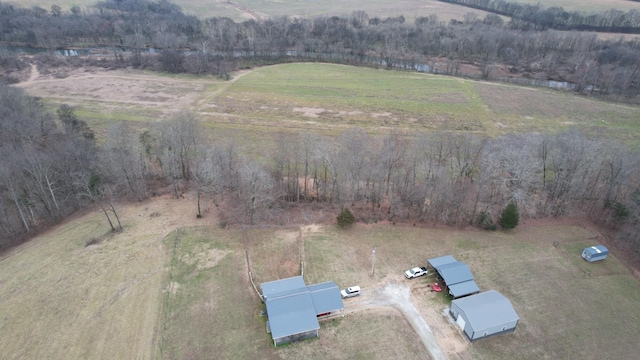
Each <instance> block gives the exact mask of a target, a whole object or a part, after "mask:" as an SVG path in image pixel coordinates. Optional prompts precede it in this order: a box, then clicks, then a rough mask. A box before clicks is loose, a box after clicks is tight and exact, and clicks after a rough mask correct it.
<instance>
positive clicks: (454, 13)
mask: <svg viewBox="0 0 640 360" xmlns="http://www.w3.org/2000/svg"><path fill="white" fill-rule="evenodd" d="M9 2H14V3H16V4H18V5H20V6H24V7H33V6H40V7H42V8H44V9H47V10H49V9H51V5H54V4H55V5H59V6H60V7H62V11H63V12H69V9H71V6H74V5H76V6H80V7H81V8H87V7H90V6H93V5H94V4H95V3H96V2H97V1H96V0H14V1H9ZM172 2H173V3H174V4H176V5H178V6H180V8H182V11H183V12H184V13H185V14H189V15H195V16H198V17H200V18H208V17H214V16H226V17H229V18H231V19H233V20H235V21H244V20H249V19H263V18H268V17H276V16H284V15H289V16H317V15H329V16H331V15H348V14H350V13H352V12H353V11H359V10H362V11H365V12H366V13H367V14H369V16H370V17H375V16H377V17H383V18H384V17H388V16H399V15H404V17H405V18H406V19H407V20H410V21H412V20H413V19H414V18H415V17H419V16H429V15H430V14H437V15H438V18H439V19H440V20H443V21H449V20H451V19H462V18H463V17H464V15H465V14H466V13H470V12H473V13H476V14H478V16H480V17H484V16H485V15H486V14H487V13H486V12H484V11H478V10H475V9H471V8H467V7H464V6H456V5H452V4H447V3H443V2H440V1H437V0H418V1H416V0H397V1H394V2H389V1H382V0H359V1H347V2H345V1H338V0H325V1H297V0H279V1H277V0H272V1H264V0H243V1H232V2H228V1H226V0H212V1H206V0H173V1H172ZM512 2H520V3H525V4H532V5H535V4H538V3H539V4H541V5H543V6H545V7H553V6H558V7H560V6H561V7H564V8H565V9H566V10H570V11H586V12H596V11H605V10H609V9H618V10H623V11H628V10H631V9H638V8H639V6H638V4H637V3H634V2H632V1H627V0H584V1H580V0H540V1H535V0H512Z"/></svg>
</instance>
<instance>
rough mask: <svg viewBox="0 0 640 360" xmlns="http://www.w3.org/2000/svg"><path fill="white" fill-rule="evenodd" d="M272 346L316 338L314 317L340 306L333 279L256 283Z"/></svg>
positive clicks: (340, 307)
mask: <svg viewBox="0 0 640 360" xmlns="http://www.w3.org/2000/svg"><path fill="white" fill-rule="evenodd" d="M260 288H262V299H263V301H264V303H265V305H266V307H267V317H268V319H269V320H268V321H267V330H268V331H270V332H271V337H272V338H273V343H274V345H276V346H278V345H280V344H286V343H290V342H293V341H296V340H302V339H307V338H310V337H317V336H318V330H319V329H320V323H319V322H318V316H322V315H327V314H329V313H332V312H335V311H341V310H343V309H344V304H343V302H342V297H341V296H340V288H338V285H337V284H336V283H335V282H333V281H327V282H324V283H320V284H315V285H310V286H307V285H306V284H305V283H304V279H303V278H302V276H295V277H292V278H287V279H281V280H276V281H271V282H266V283H262V284H260Z"/></svg>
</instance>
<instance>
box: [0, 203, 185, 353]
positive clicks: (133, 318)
mask: <svg viewBox="0 0 640 360" xmlns="http://www.w3.org/2000/svg"><path fill="white" fill-rule="evenodd" d="M169 204H171V206H169ZM185 206H186V207H187V208H191V206H192V203H191V202H190V201H187V200H175V201H172V200H168V199H162V200H158V199H154V200H151V201H148V202H145V203H138V204H135V205H130V206H120V205H118V204H116V209H118V211H119V215H120V217H121V219H122V220H123V224H124V230H123V231H122V232H119V233H116V234H110V233H109V232H108V228H109V226H108V224H107V222H106V220H105V219H104V217H103V215H102V214H101V212H99V211H95V212H90V213H89V214H88V215H85V216H81V217H79V218H76V219H74V220H71V221H68V222H66V223H65V224H63V225H61V226H58V227H56V228H54V229H52V230H51V231H49V232H47V233H44V234H42V235H40V236H38V237H36V238H34V239H32V240H30V241H29V242H28V243H25V244H23V245H21V246H19V247H17V248H14V249H12V250H10V251H9V252H7V253H5V254H3V255H2V258H1V260H0V299H2V300H0V302H1V303H2V306H0V319H2V321H1V325H0V327H1V328H2V332H3V334H5V335H6V336H3V337H2V338H1V339H0V353H2V358H4V359H89V358H102V359H128V358H140V359H149V358H152V357H153V354H154V353H155V343H154V341H155V340H154V338H155V336H156V335H157V334H156V331H157V317H158V313H159V310H160V307H161V304H160V299H161V296H160V294H161V293H160V288H161V285H162V281H163V279H164V275H165V272H164V267H165V263H166V259H165V256H164V249H163V246H162V243H161V239H162V237H164V235H165V234H166V233H167V232H169V231H171V230H172V229H173V228H175V226H176V225H177V224H179V223H180V224H189V223H191V222H193V220H192V219H195V216H193V217H191V216H189V213H190V212H189V211H188V210H187V209H186V208H185ZM154 211H156V212H157V211H161V212H162V214H163V215H162V216H158V217H154V218H152V217H150V216H149V214H150V213H152V212H154ZM91 238H99V239H100V242H99V243H97V244H94V245H92V246H88V247H87V246H85V245H86V243H85V241H86V239H91ZM9 334H10V336H9Z"/></svg>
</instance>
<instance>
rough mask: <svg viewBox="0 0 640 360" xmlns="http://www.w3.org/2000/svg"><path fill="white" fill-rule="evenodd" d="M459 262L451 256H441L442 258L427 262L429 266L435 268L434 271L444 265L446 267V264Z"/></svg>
mask: <svg viewBox="0 0 640 360" xmlns="http://www.w3.org/2000/svg"><path fill="white" fill-rule="evenodd" d="M457 261H458V260H456V259H455V258H454V257H453V256H451V255H445V256H440V257H437V258H433V259H429V260H427V262H428V263H429V264H431V266H433V268H434V269H438V267H440V266H442V265H446V264H449V263H453V262H457Z"/></svg>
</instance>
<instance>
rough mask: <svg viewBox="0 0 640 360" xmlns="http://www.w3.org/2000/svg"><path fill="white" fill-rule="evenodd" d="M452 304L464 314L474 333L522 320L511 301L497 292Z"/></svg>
mask: <svg viewBox="0 0 640 360" xmlns="http://www.w3.org/2000/svg"><path fill="white" fill-rule="evenodd" d="M451 303H452V304H456V305H457V306H458V307H459V308H460V310H461V311H462V312H464V315H465V317H466V318H467V322H468V323H469V324H470V326H471V328H472V329H473V331H474V332H475V331H481V330H484V329H488V328H491V327H494V326H498V325H501V324H505V323H508V322H512V321H518V320H520V317H518V314H517V313H516V311H515V310H514V309H513V306H512V305H511V302H510V301H509V299H507V298H506V297H504V296H503V295H502V294H500V293H499V292H497V291H495V290H490V291H486V292H483V293H480V294H477V295H471V296H467V297H465V298H462V299H456V300H453V301H452V302H451Z"/></svg>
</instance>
